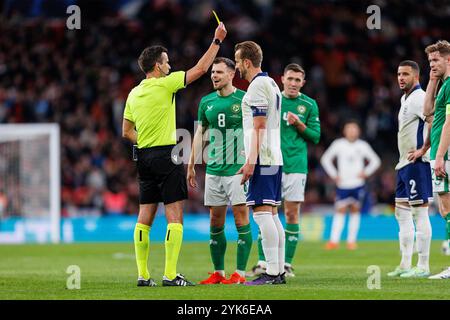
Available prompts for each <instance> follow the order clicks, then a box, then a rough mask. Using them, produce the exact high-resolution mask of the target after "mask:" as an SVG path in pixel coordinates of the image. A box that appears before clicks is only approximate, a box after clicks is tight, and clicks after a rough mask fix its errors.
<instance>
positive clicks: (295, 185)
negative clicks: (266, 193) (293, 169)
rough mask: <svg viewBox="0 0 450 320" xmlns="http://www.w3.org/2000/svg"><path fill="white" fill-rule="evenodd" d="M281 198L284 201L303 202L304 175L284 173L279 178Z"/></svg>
mask: <svg viewBox="0 0 450 320" xmlns="http://www.w3.org/2000/svg"><path fill="white" fill-rule="evenodd" d="M281 185H282V188H281V197H282V198H283V199H284V200H285V201H294V202H303V201H305V185H306V174H305V173H284V172H283V177H282V178H281Z"/></svg>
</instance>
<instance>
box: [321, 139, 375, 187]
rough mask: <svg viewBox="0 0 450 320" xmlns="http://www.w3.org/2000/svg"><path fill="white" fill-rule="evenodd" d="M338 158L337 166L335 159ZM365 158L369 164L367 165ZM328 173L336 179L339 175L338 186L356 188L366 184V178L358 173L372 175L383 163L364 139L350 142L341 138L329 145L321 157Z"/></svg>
mask: <svg viewBox="0 0 450 320" xmlns="http://www.w3.org/2000/svg"><path fill="white" fill-rule="evenodd" d="M334 159H336V160H337V167H335V166H334V164H333V160H334ZM365 160H367V161H368V164H367V165H365ZM320 163H321V164H322V167H323V168H324V169H325V171H326V172H327V174H328V175H329V176H330V177H331V178H333V179H335V178H337V177H339V182H338V184H337V187H338V188H340V189H354V188H358V187H361V186H363V185H364V183H365V180H364V179H362V178H361V177H359V176H358V175H359V174H360V173H362V172H364V173H365V175H366V176H370V175H372V174H373V173H374V172H375V170H377V169H378V167H379V166H380V164H381V161H380V158H379V157H378V156H377V154H376V153H375V151H373V149H372V147H371V146H370V145H369V144H368V143H367V142H366V141H364V140H360V139H358V140H356V141H354V142H350V141H349V140H347V139H345V138H340V139H337V140H335V141H333V143H332V144H331V145H330V146H329V147H328V149H327V150H326V151H325V153H324V154H323V155H322V158H321V159H320Z"/></svg>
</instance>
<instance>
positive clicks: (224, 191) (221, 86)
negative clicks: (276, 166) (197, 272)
mask: <svg viewBox="0 0 450 320" xmlns="http://www.w3.org/2000/svg"><path fill="white" fill-rule="evenodd" d="M235 71H236V69H235V64H234V62H233V61H232V60H230V59H228V58H222V57H221V58H216V59H215V60H214V62H213V66H212V69H211V81H212V84H213V87H214V89H215V91H214V92H212V93H210V94H208V95H206V96H204V97H203V98H202V99H201V100H200V104H199V107H198V127H197V130H196V132H195V136H194V142H193V143H192V151H191V156H190V160H189V165H188V174H187V179H188V182H189V185H190V186H191V187H194V188H195V187H197V182H196V180H195V164H196V163H201V160H202V159H201V158H202V154H203V152H202V150H203V145H202V137H203V134H205V133H208V136H209V152H208V155H209V157H208V161H207V164H206V177H205V206H207V207H209V212H210V241H209V248H210V253H211V259H212V262H213V265H214V272H213V273H212V274H211V275H210V276H209V277H208V278H207V279H205V280H202V281H201V282H200V284H219V283H222V284H234V283H244V282H245V269H246V266H247V261H248V257H249V255H250V251H251V248H252V242H253V241H252V233H251V228H250V223H249V216H248V208H247V206H246V205H245V203H246V198H245V192H246V190H245V185H242V184H241V180H242V174H236V172H237V171H238V170H239V168H240V167H241V166H242V164H243V163H244V161H245V151H244V145H243V143H244V141H243V131H242V111H241V102H242V97H243V96H244V94H245V92H244V91H242V90H239V89H236V88H235V87H234V86H233V78H234V75H235ZM228 203H230V204H231V208H232V210H233V215H234V221H235V224H236V229H237V232H238V241H237V256H236V263H237V266H236V271H235V272H234V273H233V274H232V275H231V276H230V278H228V279H227V278H226V277H225V251H226V248H227V239H226V237H225V217H226V213H227V206H228Z"/></svg>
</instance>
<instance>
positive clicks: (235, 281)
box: [222, 272, 245, 284]
mask: <svg viewBox="0 0 450 320" xmlns="http://www.w3.org/2000/svg"><path fill="white" fill-rule="evenodd" d="M244 282H245V278H244V277H242V276H241V275H240V274H239V273H237V272H234V273H233V274H232V275H231V277H230V279H224V280H222V283H223V284H240V283H244Z"/></svg>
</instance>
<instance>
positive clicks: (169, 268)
mask: <svg viewBox="0 0 450 320" xmlns="http://www.w3.org/2000/svg"><path fill="white" fill-rule="evenodd" d="M182 241H183V225H182V224H181V223H169V224H168V225H167V233H166V240H165V243H164V244H165V247H166V265H165V269H164V275H165V276H166V277H167V278H168V279H170V280H173V279H175V277H176V276H177V262H178V256H179V254H180V248H181V243H182Z"/></svg>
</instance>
